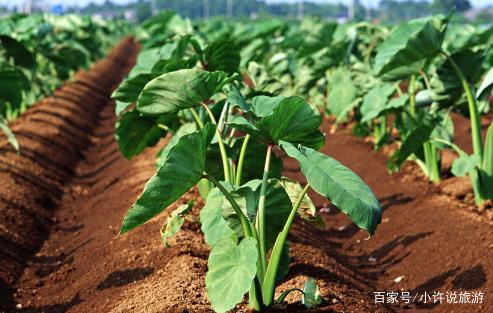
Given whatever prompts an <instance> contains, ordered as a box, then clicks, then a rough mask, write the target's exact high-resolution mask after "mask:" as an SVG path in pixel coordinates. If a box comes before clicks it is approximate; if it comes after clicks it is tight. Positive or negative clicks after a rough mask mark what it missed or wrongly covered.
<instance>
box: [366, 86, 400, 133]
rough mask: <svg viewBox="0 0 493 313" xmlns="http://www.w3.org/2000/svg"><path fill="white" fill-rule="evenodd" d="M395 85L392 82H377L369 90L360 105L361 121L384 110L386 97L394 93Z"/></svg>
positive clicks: (370, 118) (369, 119)
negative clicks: (377, 83)
mask: <svg viewBox="0 0 493 313" xmlns="http://www.w3.org/2000/svg"><path fill="white" fill-rule="evenodd" d="M394 90H395V87H394V86H393V85H392V84H379V85H377V86H375V87H374V88H373V89H372V90H370V91H369V92H368V93H367V94H366V95H365V97H364V98H363V104H362V105H361V114H362V115H363V118H362V119H361V122H363V123H365V122H369V121H371V120H372V119H374V118H375V117H377V116H379V114H380V113H381V112H382V111H384V110H385V104H386V103H387V100H388V98H389V97H390V96H391V95H392V93H394Z"/></svg>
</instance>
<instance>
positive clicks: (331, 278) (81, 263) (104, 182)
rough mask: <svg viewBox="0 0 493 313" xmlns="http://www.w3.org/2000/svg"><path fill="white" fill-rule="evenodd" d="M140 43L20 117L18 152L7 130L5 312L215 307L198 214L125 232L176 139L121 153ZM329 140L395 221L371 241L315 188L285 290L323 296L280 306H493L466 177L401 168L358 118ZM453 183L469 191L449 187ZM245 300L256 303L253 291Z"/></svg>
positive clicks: (489, 262) (0, 230) (462, 126)
mask: <svg viewBox="0 0 493 313" xmlns="http://www.w3.org/2000/svg"><path fill="white" fill-rule="evenodd" d="M137 50H138V48H137V45H136V44H134V43H133V41H131V40H130V39H125V40H124V41H122V43H121V44H120V45H118V46H117V47H116V48H115V49H114V50H113V51H112V52H111V53H110V54H109V56H108V57H107V58H106V59H104V60H102V61H100V62H98V63H97V64H95V65H94V66H93V67H92V68H91V69H90V70H89V71H88V72H81V73H79V74H77V75H76V78H75V80H74V81H73V82H69V83H67V84H66V85H65V86H63V87H62V88H60V90H58V91H57V92H56V93H55V95H54V96H53V97H49V98H46V99H44V100H42V101H40V103H38V104H37V105H36V106H34V107H32V108H31V109H29V110H28V111H27V112H26V113H25V114H24V115H23V116H22V117H21V118H20V119H19V120H18V121H16V122H15V124H14V125H13V131H14V132H15V134H16V135H17V138H18V139H19V141H20V145H21V153H20V154H16V153H15V151H13V150H12V148H10V147H9V146H8V144H7V143H6V140H5V139H4V138H3V137H1V139H0V149H1V151H2V153H1V154H0V181H1V182H2V188H1V189H0V268H1V269H2V270H1V272H0V288H1V289H0V294H1V297H0V312H2V311H4V312H46V313H60V312H81V313H82V312H85V313H86V312H111V313H117V312H121V313H123V312H125V313H126V312H139V313H141V312H142V313H143V312H151V313H158V312H159V313H161V312H163V313H167V312H170V313H182V312H183V313H186V312H190V313H191V312H197V313H202V312H212V311H211V308H210V305H209V302H208V299H207V295H206V293H205V286H204V277H205V273H206V271H207V257H208V248H207V245H206V244H205V243H204V240H203V236H202V235H201V233H200V229H199V225H198V223H197V222H193V221H188V222H186V224H185V226H184V229H183V231H182V232H180V233H179V234H177V235H176V236H175V237H173V238H172V239H171V240H170V241H169V243H170V247H169V248H168V249H165V248H164V247H163V246H162V243H161V240H160V236H159V229H160V227H161V226H162V223H163V222H164V221H165V219H166V217H167V214H168V213H165V214H163V215H162V216H159V217H158V218H156V219H153V220H152V221H150V222H148V223H147V224H146V225H145V226H143V227H140V228H138V229H136V230H134V231H132V232H130V233H128V234H125V235H124V236H122V237H120V238H116V235H117V233H118V230H119V227H120V223H121V221H122V218H123V216H124V215H125V213H126V211H127V209H128V208H129V207H130V205H131V204H132V203H133V201H135V200H136V198H137V197H138V196H139V194H140V192H141V191H142V189H143V187H144V184H145V182H146V181H147V179H148V178H149V177H150V176H151V175H152V174H153V173H154V172H155V154H156V152H157V151H158V149H159V148H160V147H162V146H163V145H165V144H166V140H167V139H163V140H162V141H161V142H160V143H159V144H158V145H157V146H156V147H155V148H151V149H148V150H146V151H145V152H144V153H142V154H141V155H139V156H137V157H135V158H134V159H132V160H131V161H129V160H126V159H125V158H123V157H122V156H121V154H120V153H119V151H118V147H117V144H116V142H115V139H114V123H115V121H116V117H115V114H114V103H113V102H112V101H110V98H109V96H110V94H111V92H112V90H113V89H114V88H115V86H116V85H117V84H118V82H119V81H120V80H121V79H122V78H123V76H124V75H125V73H127V72H128V70H129V68H130V67H131V66H132V64H133V62H134V60H135V56H136V53H137ZM454 120H455V122H456V129H457V130H458V136H459V137H460V138H458V142H459V144H460V145H462V146H470V140H469V141H468V138H469V137H470V136H469V133H468V129H469V128H468V125H467V120H465V119H461V118H455V119H454ZM329 124H330V123H329V122H325V123H324V125H323V128H324V131H327V130H328V129H329V128H330V125H329ZM322 151H323V152H324V153H327V154H328V155H330V156H332V157H334V158H336V159H337V160H339V161H340V162H342V163H343V164H345V165H346V166H348V167H349V168H351V169H352V170H354V171H355V172H356V173H358V174H359V175H360V176H361V177H362V178H363V180H364V181H365V182H367V183H368V184H369V185H370V187H371V188H372V189H373V190H374V191H375V193H376V195H377V196H378V198H379V199H380V201H381V203H382V208H383V210H384V213H383V222H382V224H381V225H379V227H378V229H377V232H376V234H375V236H373V237H372V238H370V239H368V240H366V239H367V235H366V234H365V233H363V232H362V231H359V230H358V229H357V227H355V226H354V225H353V224H352V223H351V222H350V221H349V220H348V218H347V217H345V216H344V215H343V214H341V213H340V212H339V211H338V210H337V208H335V207H334V206H332V205H331V204H330V202H329V201H327V200H326V199H322V198H321V197H318V196H316V195H314V194H313V193H311V196H312V199H314V201H315V202H316V204H317V207H318V208H320V211H321V212H322V213H321V215H322V217H323V219H324V221H325V224H326V225H325V227H323V228H320V227H316V226H313V225H311V224H308V223H307V222H305V221H301V220H297V221H296V222H295V225H294V227H293V230H292V232H291V234H290V238H289V239H290V242H291V249H290V256H291V260H292V263H291V267H290V270H289V273H288V275H287V277H286V278H285V279H284V280H283V282H282V283H281V285H280V286H279V288H278V292H282V291H283V290H286V289H288V288H293V287H298V288H301V287H302V286H303V284H304V282H305V280H306V278H307V277H313V278H314V279H315V280H316V281H317V283H318V284H319V286H320V288H321V295H322V297H323V300H324V302H323V304H322V305H321V306H320V307H318V308H314V309H311V310H306V309H305V308H304V307H303V306H302V305H301V304H300V301H299V298H300V296H299V294H296V293H294V294H291V295H290V296H288V297H287V298H286V301H285V303H283V304H281V305H278V306H275V307H274V308H272V309H270V310H269V312H340V313H342V312H354V313H370V312H378V313H386V312H443V313H445V312H447V313H448V312H457V313H472V312H485V313H488V312H493V281H492V275H493V243H492V241H491V239H492V238H493V226H492V222H491V220H490V215H491V213H490V211H491V210H492V209H491V208H487V207H485V208H483V210H479V211H478V210H475V209H474V210H473V209H472V206H471V205H470V204H468V202H467V198H468V194H470V190H469V189H468V187H467V186H464V184H467V183H466V182H464V181H460V180H459V181H455V182H454V181H452V182H450V181H449V180H450V179H452V178H449V175H447V174H445V175H444V177H445V178H446V179H445V181H444V182H443V183H442V184H441V185H440V186H435V185H432V184H429V183H428V182H426V180H425V179H423V178H422V177H420V175H419V174H417V169H416V166H414V165H411V164H407V165H405V168H404V170H403V171H402V172H401V173H399V174H389V173H388V172H387V168H386V162H387V157H386V156H385V155H384V154H382V153H380V152H375V151H373V150H372V147H371V146H370V144H368V143H366V142H365V141H364V140H363V139H359V138H356V137H354V136H352V135H351V133H350V130H349V129H340V130H338V131H337V132H336V133H334V134H329V135H328V136H327V140H326V145H325V147H324V148H323V149H322ZM283 160H284V162H285V175H286V176H289V177H293V178H297V179H300V180H301V181H304V177H303V175H302V174H301V173H300V172H299V169H298V167H297V165H296V163H295V162H294V161H293V160H291V159H288V158H286V157H283ZM447 184H449V185H452V184H458V186H459V188H462V189H463V191H462V192H460V193H446V192H444V191H443V189H444V188H442V187H443V186H446V185H447ZM445 189H446V188H445ZM464 189H465V191H464ZM189 199H196V202H195V205H194V212H195V213H197V212H198V210H199V208H200V207H201V206H203V204H204V203H203V200H201V199H200V196H199V194H198V192H197V190H195V189H193V190H191V191H190V192H189V193H188V194H186V195H185V196H184V197H183V198H182V199H181V200H180V201H179V203H177V205H178V204H181V203H186V202H187V201H188V200H189ZM175 207H176V206H172V207H171V208H170V209H169V210H168V212H169V211H171V210H172V209H174V208H175ZM379 292H382V293H383V294H382V293H379ZM396 293H397V296H396V300H397V301H398V302H397V303H383V304H381V303H375V302H376V301H375V300H379V299H380V298H376V295H384V296H385V297H384V298H385V299H384V300H385V302H389V301H391V300H392V299H393V298H392V296H393V295H395V294H396ZM406 293H409V297H410V299H409V303H408V304H407V303H405V301H404V300H403V299H404V298H403V296H405V295H406ZM440 294H442V295H443V299H441V302H442V303H439V302H440V300H439V301H436V297H437V296H439V295H440ZM453 294H456V298H455V301H456V302H460V301H461V299H462V300H463V302H465V301H466V299H467V300H468V301H469V302H473V301H477V302H479V300H480V299H479V296H480V295H482V299H481V303H455V304H448V303H447V300H448V298H447V296H448V297H449V298H450V297H452V295H453ZM467 295H469V296H467ZM434 296H435V298H434ZM428 297H429V298H428ZM389 299H390V300H389ZM450 299H452V298H450ZM434 300H435V301H434ZM452 300H453V299H452ZM235 311H236V312H247V311H248V308H247V306H246V303H242V304H240V305H238V307H237V309H236V310H235Z"/></svg>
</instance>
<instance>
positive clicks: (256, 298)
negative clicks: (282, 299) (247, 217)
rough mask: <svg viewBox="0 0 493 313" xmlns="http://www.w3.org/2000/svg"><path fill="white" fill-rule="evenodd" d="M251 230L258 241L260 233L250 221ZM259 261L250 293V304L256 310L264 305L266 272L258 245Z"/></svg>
mask: <svg viewBox="0 0 493 313" xmlns="http://www.w3.org/2000/svg"><path fill="white" fill-rule="evenodd" d="M250 231H251V233H252V236H253V238H254V239H255V240H256V241H257V242H259V241H258V234H257V230H256V229H255V226H253V225H252V224H251V223H250ZM257 253H258V262H257V275H255V280H254V281H253V284H252V287H251V288H250V293H249V306H250V307H251V308H253V309H255V310H256V311H260V310H261V309H262V307H263V306H264V303H263V301H262V282H263V281H264V273H263V270H262V265H261V264H260V259H261V258H260V247H259V246H258V245H257Z"/></svg>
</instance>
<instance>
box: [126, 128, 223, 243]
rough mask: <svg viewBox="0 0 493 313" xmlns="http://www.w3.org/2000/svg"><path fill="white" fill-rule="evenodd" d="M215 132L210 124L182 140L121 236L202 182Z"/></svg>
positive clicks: (132, 212) (131, 212) (130, 212)
mask: <svg viewBox="0 0 493 313" xmlns="http://www.w3.org/2000/svg"><path fill="white" fill-rule="evenodd" d="M215 131H216V129H215V126H213V125H211V124H207V125H205V126H204V128H202V129H201V130H200V131H197V132H195V133H192V134H189V135H185V136H183V137H181V138H180V140H179V141H178V143H177V144H176V145H175V146H174V147H173V148H172V149H171V150H170V151H169V154H168V156H167V158H166V159H165V160H164V161H163V164H161V166H160V167H159V169H158V171H157V173H156V174H155V175H154V176H152V177H151V178H150V179H149V181H148V182H147V183H146V185H145V187H144V191H143V192H142V194H141V195H140V197H139V199H137V201H136V202H135V204H134V205H132V207H131V208H130V209H129V210H128V212H127V215H126V216H125V218H124V220H123V223H122V227H121V230H120V235H121V234H123V233H126V232H128V231H130V230H132V229H134V228H136V227H137V226H140V225H142V224H143V223H145V222H147V221H148V220H150V219H151V218H153V217H154V216H156V215H157V214H159V213H161V212H162V211H163V210H164V209H166V208H167V207H168V206H169V205H171V204H172V203H173V202H175V201H176V200H178V198H180V197H181V196H182V195H183V194H184V193H185V192H187V191H188V190H189V189H190V188H192V187H193V186H194V185H195V184H196V183H197V182H198V181H199V180H200V179H201V178H202V175H203V172H204V168H205V153H206V149H207V146H208V145H209V144H210V142H211V141H212V138H213V136H214V133H215Z"/></svg>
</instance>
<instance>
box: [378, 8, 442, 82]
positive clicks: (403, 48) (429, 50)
mask: <svg viewBox="0 0 493 313" xmlns="http://www.w3.org/2000/svg"><path fill="white" fill-rule="evenodd" d="M447 22H448V21H447V19H446V18H444V17H443V16H436V17H426V18H419V19H415V20H411V21H409V22H407V23H404V24H402V25H400V26H398V27H397V28H396V29H395V30H394V31H393V32H392V33H391V34H390V36H389V37H388V38H387V39H386V40H385V41H384V42H383V43H382V44H381V45H380V47H379V48H378V51H377V55H376V56H375V72H376V73H377V74H378V75H383V74H385V73H387V72H390V71H392V70H395V69H398V68H402V67H405V66H409V65H410V64H413V63H416V62H420V61H423V60H426V59H429V58H431V57H434V56H435V55H436V54H437V53H438V52H439V51H440V50H441V47H442V42H443V38H444V35H445V30H446V28H447V27H446V26H447ZM408 74H409V73H408Z"/></svg>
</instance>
